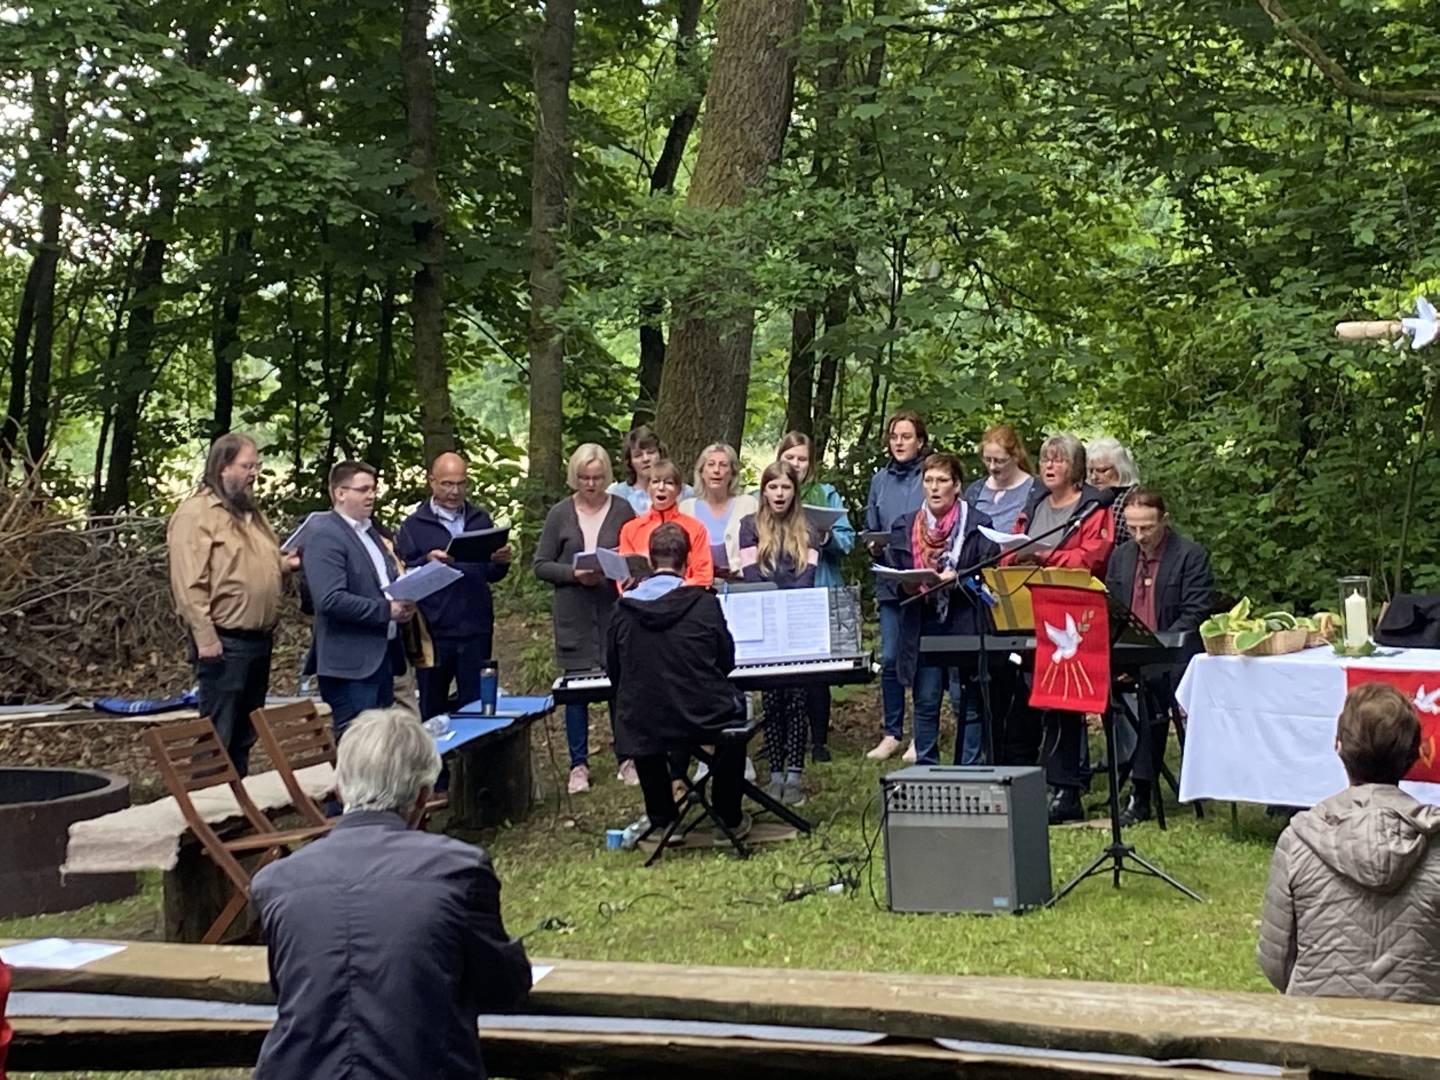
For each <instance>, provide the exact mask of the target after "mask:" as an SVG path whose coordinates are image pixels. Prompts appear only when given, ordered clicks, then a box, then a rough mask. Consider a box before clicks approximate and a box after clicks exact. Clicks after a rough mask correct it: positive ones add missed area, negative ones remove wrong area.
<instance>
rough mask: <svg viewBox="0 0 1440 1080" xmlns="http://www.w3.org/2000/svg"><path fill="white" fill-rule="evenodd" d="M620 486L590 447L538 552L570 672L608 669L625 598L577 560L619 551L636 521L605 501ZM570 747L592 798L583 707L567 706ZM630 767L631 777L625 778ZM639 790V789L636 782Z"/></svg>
mask: <svg viewBox="0 0 1440 1080" xmlns="http://www.w3.org/2000/svg"><path fill="white" fill-rule="evenodd" d="M613 479H614V472H613V471H612V469H611V467H610V455H609V454H607V453H606V452H605V448H604V447H603V446H600V445H598V444H596V443H585V444H584V445H582V446H580V447H578V448H577V449H576V450H575V452H574V453H573V454H571V455H570V466H569V468H568V470H567V471H566V481H567V483H569V485H570V488H571V490H572V491H574V492H575V494H573V495H570V496H567V497H566V498H563V499H561V500H560V501H559V502H558V503H556V504H555V505H554V506H552V507H551V508H550V512H549V513H548V514H547V515H546V516H545V527H544V529H543V530H541V533H540V542H539V544H537V545H536V547H535V576H536V577H538V578H539V579H540V580H541V581H548V582H549V583H550V584H551V585H553V586H555V602H554V604H553V605H551V620H552V622H553V623H554V628H555V662H556V663H557V664H558V665H559V666H560V670H562V671H565V672H574V671H596V670H599V669H600V668H601V667H603V666H604V657H605V634H606V631H607V630H608V629H609V626H610V613H611V609H612V608H613V607H614V606H615V601H616V599H617V598H618V596H617V593H616V591H615V589H614V587H613V586H612V585H611V584H610V583H609V582H608V581H606V580H605V576H604V575H603V574H601V573H600V571H598V570H576V569H575V566H574V561H575V556H576V555H578V554H579V553H580V552H582V551H594V550H596V549H597V548H610V549H612V550H613V549H614V548H616V547H617V546H618V545H619V543H620V527H621V526H622V525H624V524H625V522H627V521H629V520H630V519H631V518H632V517H634V516H635V511H634V510H632V509H631V508H630V504H629V503H628V502H626V501H625V500H624V499H622V498H619V497H617V496H614V495H609V494H606V491H605V488H606V486H607V485H608V484H609V483H610V482H611V481H612V480H613ZM565 741H566V742H567V743H568V744H569V747H570V782H569V790H570V794H572V795H576V794H579V793H580V792H582V791H589V790H590V760H589V758H590V715H589V709H588V708H587V707H586V706H585V705H583V704H580V703H577V702H571V703H570V704H568V705H566V706H565ZM625 766H629V773H630V775H629V776H627V775H626V771H627V770H626V768H625ZM633 774H634V766H633V765H631V764H630V762H628V761H627V762H625V764H624V765H623V766H622V767H621V770H620V779H622V780H624V781H625V782H626V783H631V782H632V780H631V776H633ZM633 782H636V783H638V780H637V781H633Z"/></svg>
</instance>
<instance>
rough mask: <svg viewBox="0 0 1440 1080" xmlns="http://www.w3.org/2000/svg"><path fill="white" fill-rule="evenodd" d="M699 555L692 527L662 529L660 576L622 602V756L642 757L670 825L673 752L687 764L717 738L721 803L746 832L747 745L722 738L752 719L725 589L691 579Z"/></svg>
mask: <svg viewBox="0 0 1440 1080" xmlns="http://www.w3.org/2000/svg"><path fill="white" fill-rule="evenodd" d="M689 556H690V539H689V537H687V536H686V535H685V530H684V529H682V528H680V526H678V525H676V524H674V523H670V524H666V525H661V526H660V527H659V528H658V529H656V530H655V531H654V533H652V534H651V536H650V565H651V566H652V567H653V568H654V575H653V576H652V577H649V578H646V579H645V580H644V581H642V582H641V583H640V584H639V585H637V586H636V587H635V588H633V589H631V590H630V591H629V592H627V593H626V594H625V595H624V596H622V597H621V598H620V600H619V602H618V603H616V605H615V612H614V615H613V616H612V618H611V620H610V629H609V633H608V635H607V638H606V648H605V669H606V672H607V673H608V674H609V676H610V683H611V686H612V687H613V692H614V695H615V753H616V755H617V756H618V757H620V758H621V759H622V760H623V759H624V758H631V759H633V760H634V762H635V772H636V774H637V775H638V776H639V777H640V790H641V791H642V793H643V794H644V796H645V813H646V815H647V816H648V817H649V818H650V824H651V826H652V827H653V828H654V829H657V830H663V829H664V828H665V827H666V826H668V825H669V824H670V823H671V822H673V821H674V820H675V817H676V815H677V813H678V812H679V811H678V808H677V806H676V803H675V795H674V792H673V790H672V787H671V783H670V780H671V767H670V763H669V760H668V758H667V754H674V755H675V756H676V757H677V758H679V760H681V761H687V760H688V755H689V750H690V748H691V747H693V746H696V745H697V744H704V745H710V744H714V745H715V763H714V766H713V772H714V776H713V779H712V781H711V788H710V793H711V801H712V803H713V805H714V807H715V811H716V813H717V814H718V815H719V817H720V820H721V821H723V822H724V823H725V825H726V827H727V828H729V829H730V830H731V831H732V832H734V833H735V834H736V835H737V836H743V835H745V833H747V832H749V829H750V820H749V815H747V814H744V813H742V812H741V810H740V786H741V783H742V781H743V779H744V774H745V745H744V742H743V740H738V739H736V740H721V739H718V738H717V736H718V735H719V733H720V732H721V731H722V730H724V729H725V728H728V727H733V726H735V725H737V724H740V723H743V722H744V719H745V702H744V698H743V697H742V696H741V694H740V692H739V691H738V690H736V689H735V687H734V686H733V685H732V684H731V682H730V671H731V669H732V668H733V667H734V666H735V641H734V639H733V638H731V636H730V629H729V627H728V626H726V625H725V614H724V612H723V611H722V610H721V609H720V601H719V600H718V599H717V598H716V597H715V595H714V594H713V593H711V592H710V591H709V590H708V589H704V588H701V587H700V586H697V585H686V584H685V581H684V576H685V563H686V560H687V559H688V558H689ZM671 842H672V843H673V842H674V839H673V838H672V840H671Z"/></svg>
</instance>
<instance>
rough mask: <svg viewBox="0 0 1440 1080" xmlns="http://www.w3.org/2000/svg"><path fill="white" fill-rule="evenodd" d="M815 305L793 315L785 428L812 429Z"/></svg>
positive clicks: (797, 309) (800, 308) (790, 429)
mask: <svg viewBox="0 0 1440 1080" xmlns="http://www.w3.org/2000/svg"><path fill="white" fill-rule="evenodd" d="M816 314H817V313H816V310H815V307H814V305H807V306H806V307H799V308H796V309H795V310H794V312H793V313H792V314H791V316H790V366H789V369H788V370H787V371H786V375H785V430H786V431H787V432H791V431H803V432H805V434H806V435H809V434H810V433H811V422H810V416H811V408H812V404H813V402H812V398H813V396H814V394H813V391H814V383H815V324H816V322H817V319H816Z"/></svg>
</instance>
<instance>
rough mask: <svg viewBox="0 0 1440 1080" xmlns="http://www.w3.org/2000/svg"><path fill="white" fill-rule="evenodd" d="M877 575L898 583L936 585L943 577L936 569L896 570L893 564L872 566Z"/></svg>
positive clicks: (884, 579)
mask: <svg viewBox="0 0 1440 1080" xmlns="http://www.w3.org/2000/svg"><path fill="white" fill-rule="evenodd" d="M870 569H871V570H874V571H875V576H876V577H877V578H880V579H881V580H882V581H893V582H895V583H896V584H897V585H898V584H900V583H902V582H907V583H909V584H911V585H925V586H935V585H939V584H940V582H941V577H940V575H939V574H937V573H936V572H935V571H934V570H931V569H928V568H924V569H920V570H896V569H895V568H894V567H893V566H879V565H876V566H872V567H871V568H870Z"/></svg>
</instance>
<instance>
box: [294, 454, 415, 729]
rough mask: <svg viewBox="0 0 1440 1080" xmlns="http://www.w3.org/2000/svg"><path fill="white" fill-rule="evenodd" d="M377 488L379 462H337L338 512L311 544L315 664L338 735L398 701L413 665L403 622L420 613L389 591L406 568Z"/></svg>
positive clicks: (334, 492) (306, 561)
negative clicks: (386, 536)
mask: <svg viewBox="0 0 1440 1080" xmlns="http://www.w3.org/2000/svg"><path fill="white" fill-rule="evenodd" d="M376 491H377V485H376V473H375V469H374V467H373V466H370V465H367V464H365V463H364V462H362V461H342V462H341V463H340V464H338V465H336V466H335V467H334V468H333V469H331V470H330V500H331V505H332V507H333V512H332V513H331V514H329V515H327V516H326V517H324V518H321V519H320V520H319V521H317V522H316V526H315V528H314V530H313V533H312V535H311V536H309V537H307V539H306V544H305V550H304V552H303V561H302V565H303V566H304V569H305V582H306V584H307V585H308V586H309V589H310V597H311V601H312V603H313V604H314V606H315V626H314V645H313V646H312V648H313V650H314V661H315V672H316V674H317V675H318V676H319V679H320V696H321V697H322V698H323V699H324V700H325V702H326V704H328V705H329V706H330V711H331V718H332V723H333V724H334V728H335V736H336V738H337V739H338V738H339V737H340V735H341V733H342V732H344V730H345V726H346V725H347V724H348V723H349V722H350V721H351V720H352V719H354V718H355V717H356V716H358V715H359V714H360V713H362V712H364V711H365V710H366V709H376V708H383V707H385V706H388V705H390V704H391V703H392V702H393V701H394V695H395V675H396V674H398V673H400V672H403V671H404V670H405V653H404V649H403V648H402V646H401V643H400V641H399V635H398V626H397V624H398V623H403V622H408V621H409V620H410V619H412V618H414V616H415V605H414V604H413V603H411V602H409V601H405V600H391V599H390V598H389V597H387V596H386V595H385V588H386V586H388V585H389V584H390V582H392V581H394V580H395V578H396V577H398V576H399V569H398V567H397V566H396V564H395V559H394V557H393V556H392V555H391V554H390V552H389V550H388V548H387V547H386V545H385V543H384V541H383V540H381V538H380V535H379V533H378V532H376V530H375V525H374V522H373V521H372V520H371V514H372V512H373V510H374V507H375V496H376Z"/></svg>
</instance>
